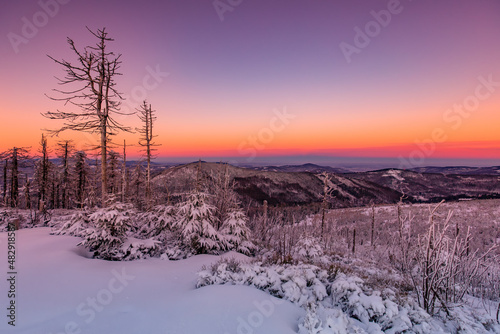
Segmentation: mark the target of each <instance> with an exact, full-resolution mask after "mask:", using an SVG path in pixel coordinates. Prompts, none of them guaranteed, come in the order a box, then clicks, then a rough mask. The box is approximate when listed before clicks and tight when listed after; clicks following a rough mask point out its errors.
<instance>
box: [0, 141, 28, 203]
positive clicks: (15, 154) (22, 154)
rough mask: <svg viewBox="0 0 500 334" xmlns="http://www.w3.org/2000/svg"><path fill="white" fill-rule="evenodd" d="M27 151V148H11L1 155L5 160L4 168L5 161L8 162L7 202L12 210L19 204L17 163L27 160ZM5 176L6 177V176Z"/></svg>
mask: <svg viewBox="0 0 500 334" xmlns="http://www.w3.org/2000/svg"><path fill="white" fill-rule="evenodd" d="M29 149H30V148H29V147H13V148H11V149H9V150H7V151H5V152H3V153H2V155H3V156H4V157H5V158H6V166H7V161H8V160H10V163H9V164H8V166H9V168H10V193H9V199H8V201H9V204H10V206H11V207H13V208H15V207H17V206H18V204H19V202H18V200H19V163H20V162H23V161H26V160H28V159H29V153H28V150H29ZM6 171H7V170H6ZM6 176H7V177H8V175H6Z"/></svg>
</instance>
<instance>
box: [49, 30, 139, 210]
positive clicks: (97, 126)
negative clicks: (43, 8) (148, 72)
mask: <svg viewBox="0 0 500 334" xmlns="http://www.w3.org/2000/svg"><path fill="white" fill-rule="evenodd" d="M87 29H88V28H87ZM88 30H89V32H90V33H91V34H92V35H93V36H94V37H95V38H97V40H98V42H97V43H96V44H95V45H94V46H86V47H84V48H83V49H82V50H80V49H78V48H77V47H76V46H75V43H74V41H73V40H72V39H70V38H68V44H69V46H70V49H71V50H72V51H73V52H74V53H75V55H76V56H77V61H76V62H74V63H70V62H69V61H66V60H57V59H55V58H53V57H50V56H49V57H50V59H52V60H53V61H55V62H56V63H57V64H59V65H61V66H62V67H63V70H64V72H65V77H64V78H62V79H59V84H60V85H77V84H79V85H80V87H79V88H71V89H68V90H59V89H54V91H55V92H57V93H59V94H61V95H62V97H59V98H54V97H50V98H51V99H52V100H56V101H63V102H64V103H65V105H66V104H70V105H74V106H76V107H77V108H78V109H79V110H78V109H77V111H59V110H57V111H56V112H51V111H48V112H46V113H43V115H44V116H45V117H47V118H50V119H56V120H63V121H64V124H63V125H62V127H60V128H59V129H57V130H52V131H51V132H52V134H55V135H57V134H59V133H61V132H62V131H65V130H75V131H85V132H90V133H98V134H99V135H100V144H99V145H98V148H99V149H100V155H101V189H102V194H101V202H102V205H105V203H106V194H107V190H108V185H107V163H106V162H107V160H106V159H107V152H108V143H109V141H110V136H112V135H114V134H116V132H117V131H130V129H129V128H127V127H124V126H123V125H121V124H120V123H119V122H118V121H117V120H116V119H115V118H114V116H115V115H116V114H122V115H124V113H121V112H120V111H119V110H120V104H121V102H120V100H121V99H122V97H121V95H120V93H119V92H118V91H117V90H116V81H115V80H116V77H117V76H118V75H120V73H119V72H118V70H119V68H120V64H121V61H120V56H121V55H115V54H114V53H113V52H111V51H108V48H107V44H108V43H109V42H112V41H113V39H112V38H110V37H108V33H107V32H106V28H103V29H98V30H97V31H95V32H94V31H92V30H90V29H88ZM127 115H128V114H127Z"/></svg>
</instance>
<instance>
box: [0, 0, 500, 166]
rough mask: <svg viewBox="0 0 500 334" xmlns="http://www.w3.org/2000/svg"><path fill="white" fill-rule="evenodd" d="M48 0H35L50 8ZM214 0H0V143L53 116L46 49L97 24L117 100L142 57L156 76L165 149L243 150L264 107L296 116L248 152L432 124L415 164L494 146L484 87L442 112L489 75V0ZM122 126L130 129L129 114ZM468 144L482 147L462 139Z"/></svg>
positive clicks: (424, 131) (299, 150) (399, 146)
mask: <svg viewBox="0 0 500 334" xmlns="http://www.w3.org/2000/svg"><path fill="white" fill-rule="evenodd" d="M55 1H56V0H48V1H45V0H42V1H41V3H45V4H50V5H49V7H48V8H49V9H50V10H53V9H54V6H53V4H54V3H56V2H55ZM61 1H62V0H61ZM219 3H225V4H229V5H228V6H230V8H231V10H230V11H226V12H224V13H223V14H221V15H222V17H223V20H221V19H220V17H221V16H220V15H219V14H220V13H217V11H216V9H215V7H214V2H212V1H199V0H198V1H194V0H182V1H181V0H167V1H94V0H90V1H77V0H71V1H69V2H68V3H67V4H59V3H58V4H59V5H58V7H59V8H58V9H57V13H55V14H54V15H53V17H49V16H48V15H46V14H40V13H43V8H42V7H43V6H41V5H40V3H39V2H37V1H17V2H14V1H3V3H2V11H1V13H0V31H1V32H2V36H3V38H2V39H1V42H0V44H1V49H0V55H1V59H2V62H1V64H0V71H1V73H2V78H3V80H2V83H1V88H2V89H1V92H2V93H1V94H2V95H1V97H2V98H1V101H0V110H1V113H2V121H1V122H0V131H1V132H2V133H3V135H2V145H1V146H2V149H4V148H7V147H11V146H14V145H17V146H22V145H25V146H36V143H37V142H38V139H37V138H38V137H39V136H40V133H41V132H40V129H41V128H43V127H55V126H56V124H54V123H53V122H50V121H48V120H45V119H43V117H41V116H40V115H39V113H40V112H43V111H47V110H54V109H56V108H61V107H62V106H61V105H60V104H56V103H54V102H52V101H49V100H48V99H47V98H46V97H45V96H44V94H45V93H50V90H51V89H52V88H55V87H56V81H55V79H54V78H53V77H54V76H56V75H61V73H62V72H61V69H60V68H58V67H57V66H56V65H55V64H53V63H52V62H51V61H50V60H49V59H48V58H47V56H46V55H47V54H50V55H53V56H55V57H56V58H67V59H73V58H72V55H71V53H70V52H69V51H68V47H67V44H66V37H68V36H69V37H71V38H73V39H74V40H75V41H76V43H77V45H80V46H83V45H86V44H89V43H93V40H92V38H91V36H90V35H89V34H88V32H87V31H86V29H85V26H89V27H90V28H91V29H96V28H100V27H103V26H106V27H107V29H108V31H109V33H110V34H111V36H112V37H114V38H115V40H116V42H114V43H113V44H112V46H111V47H112V49H113V50H116V51H117V52H119V53H122V54H123V58H122V60H123V65H122V72H123V74H124V75H123V77H121V78H120V79H119V87H118V88H119V89H120V90H121V91H122V92H124V93H125V94H126V95H127V96H128V99H127V101H125V103H124V108H125V109H126V108H128V106H131V107H133V108H135V107H136V106H137V105H138V104H139V103H140V102H141V101H140V99H139V98H134V94H133V93H134V92H136V93H137V89H136V87H138V86H142V85H143V82H144V81H143V80H144V78H145V76H146V75H148V73H149V72H148V70H147V68H149V69H154V68H159V69H160V70H161V71H162V72H168V73H169V75H168V77H161V82H159V83H158V85H156V86H157V87H155V88H154V89H151V90H148V91H147V99H148V100H149V101H150V102H151V103H152V104H153V107H154V108H155V109H156V110H158V124H157V134H158V135H159V137H158V142H160V143H161V144H162V145H163V146H162V149H161V152H160V153H161V155H162V156H164V157H197V156H198V157H211V156H212V157H219V156H241V157H243V158H249V157H250V156H249V155H248V154H246V153H242V152H249V149H251V148H252V147H251V146H249V145H250V144H249V142H248V138H249V137H250V136H252V135H256V136H257V137H258V135H259V134H260V133H261V131H262V129H264V128H266V127H268V126H269V124H270V122H272V119H273V117H275V116H274V114H273V110H274V109H282V108H285V107H286V110H288V112H289V113H291V114H293V115H294V116H295V118H294V119H293V120H292V121H291V122H290V124H286V126H285V127H284V128H283V129H282V130H280V131H274V132H273V136H272V139H271V140H266V141H265V142H263V143H260V145H257V146H258V148H257V149H256V151H257V152H256V155H257V156H258V157H263V156H264V157H265V156H271V155H287V156H294V155H326V156H344V155H348V156H350V154H345V151H346V150H347V151H350V150H355V151H356V152H357V153H359V155H360V156H362V157H372V156H375V155H376V157H384V158H387V157H391V158H395V159H397V158H398V156H402V157H406V158H409V157H410V156H411V154H412V152H414V151H415V150H418V147H416V146H415V144H414V142H415V141H422V140H426V139H428V138H429V137H430V133H432V131H433V130H434V129H436V128H443V129H444V131H445V132H446V137H447V140H446V143H445V144H447V145H444V144H443V145H437V146H436V148H435V150H433V151H432V152H431V153H430V154H428V155H427V153H426V156H425V159H428V161H431V160H432V159H433V158H436V159H437V158H460V159H468V158H474V159H493V158H496V157H498V156H500V149H499V146H498V143H499V142H500V138H499V137H498V135H497V134H498V124H499V121H500V113H499V111H500V110H498V109H499V106H500V94H499V93H498V92H497V91H496V90H495V91H494V92H493V93H492V94H491V96H489V97H488V98H487V99H484V101H483V100H481V101H480V102H481V103H480V105H479V107H478V108H477V110H474V114H473V116H471V117H464V118H463V119H462V120H460V121H463V122H461V124H460V126H459V127H458V128H457V129H454V128H451V127H450V125H451V124H449V123H446V122H444V121H443V114H444V113H445V111H446V110H447V109H448V108H450V107H452V106H453V105H454V104H456V103H462V102H463V101H464V99H465V98H467V97H468V96H469V95H471V94H473V93H474V91H475V89H476V87H477V86H478V77H480V76H483V77H488V76H489V75H491V76H492V77H493V78H494V80H496V79H495V78H498V81H500V68H499V66H498V65H499V59H500V43H499V42H498V36H499V33H500V2H498V1H496V0H479V1H463V0H445V1H430V0H429V1H425V0H418V1H410V0H405V1H401V2H397V1H306V0H294V1H291V0H288V1H285V0H278V1H264V0H259V1H255V0H252V1H249V0H242V1H241V2H240V4H239V5H236V6H231V5H230V3H233V4H234V3H238V1H236V0H233V1H232V2H229V1H227V0H225V1H223V0H221V1H220V2H219ZM388 7H390V8H393V9H394V11H397V13H393V14H391V19H390V22H389V23H388V24H387V26H386V27H380V26H379V28H380V31H376V32H375V33H374V36H373V37H371V38H370V41H369V44H368V45H366V46H363V47H360V48H358V53H353V54H351V55H350V57H349V58H350V59H349V61H348V59H346V57H345V55H344V54H343V52H342V50H341V47H340V44H341V43H342V42H344V43H348V44H350V45H353V46H356V44H355V41H354V37H355V30H354V29H355V27H360V28H361V29H362V30H364V29H365V26H366V24H367V23H369V22H370V21H373V20H374V16H373V14H372V11H375V12H380V11H383V10H387V9H388ZM44 15H45V18H47V17H48V20H47V23H46V24H44V23H45V22H43V19H44ZM23 18H25V19H26V20H27V21H29V22H31V23H33V22H34V20H35V23H36V19H39V20H42V24H39V25H41V26H40V27H39V28H38V31H37V32H36V34H33V35H34V36H29V37H28V38H26V40H25V41H26V42H27V43H21V44H17V45H14V46H13V43H12V38H13V37H12V36H13V35H12V34H16V35H17V36H23V30H22V28H23V25H25V21H23V20H24V19H23ZM39 23H40V22H39ZM134 89H136V90H135V91H134ZM135 96H136V97H139V95H135ZM140 97H142V96H140ZM21 119H23V121H22V122H20V120H21ZM124 122H125V123H127V124H131V125H133V126H138V124H137V121H136V120H135V119H133V120H124ZM495 124H496V125H495ZM68 137H71V138H77V139H76V140H80V141H89V140H91V139H89V138H86V137H85V138H83V137H82V136H75V135H73V134H68ZM136 137H137V136H135V137H134V136H126V138H127V139H128V140H130V141H131V142H135V141H136V140H137V138H136ZM121 138H124V137H119V138H117V139H119V140H121ZM119 140H118V141H119ZM471 142H474V143H476V144H474V145H475V146H474V147H480V148H481V154H479V153H478V152H479V151H478V150H472V149H467V147H469V146H470V143H471ZM477 143H481V144H477ZM457 145H458V146H457ZM460 145H462V146H460ZM82 146H83V145H82ZM242 147H244V148H245V149H246V150H242V149H240V148H242ZM450 147H454V148H455V149H453V150H452V149H450ZM456 147H459V149H456ZM460 147H463V149H462V150H461V149H460ZM324 152H327V153H324ZM373 152H377V153H376V154H375V153H373ZM475 152H476V153H475ZM497 153H498V155H497ZM496 161H497V162H498V163H500V161H499V160H496Z"/></svg>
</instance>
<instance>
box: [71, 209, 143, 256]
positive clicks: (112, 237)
mask: <svg viewBox="0 0 500 334" xmlns="http://www.w3.org/2000/svg"><path fill="white" fill-rule="evenodd" d="M133 213H134V211H133V206H132V205H131V204H123V203H112V204H111V205H110V206H109V207H107V208H102V209H100V210H98V211H96V212H94V213H93V214H91V215H90V222H91V223H93V225H94V227H91V228H88V229H87V230H85V231H83V232H82V235H83V237H84V240H83V241H81V242H80V243H79V244H78V245H82V246H85V247H86V248H88V249H89V250H90V251H93V252H94V257H95V258H100V259H104V260H120V259H121V258H122V257H123V255H124V254H123V251H122V250H121V246H122V245H123V242H124V241H125V239H126V234H127V232H128V231H129V229H130V225H131V216H132V214H133Z"/></svg>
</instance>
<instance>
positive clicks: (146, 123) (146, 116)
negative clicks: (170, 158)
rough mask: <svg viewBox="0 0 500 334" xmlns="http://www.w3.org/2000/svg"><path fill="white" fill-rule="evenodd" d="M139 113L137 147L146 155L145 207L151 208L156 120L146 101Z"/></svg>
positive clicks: (153, 111)
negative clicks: (139, 122)
mask: <svg viewBox="0 0 500 334" xmlns="http://www.w3.org/2000/svg"><path fill="white" fill-rule="evenodd" d="M137 111H138V112H139V114H138V116H139V119H140V120H141V122H142V127H140V128H138V129H136V130H137V132H139V134H140V135H141V137H140V139H139V145H140V146H142V147H144V149H143V151H144V152H145V155H146V162H147V166H146V205H147V207H148V208H149V207H150V206H151V158H153V152H154V151H156V149H154V147H155V146H159V145H157V144H156V143H154V142H153V139H154V138H155V137H157V136H155V135H153V123H154V121H155V120H156V116H155V110H152V109H151V104H149V105H148V103H147V102H146V100H144V101H143V103H142V105H141V107H140V108H139V109H137Z"/></svg>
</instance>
